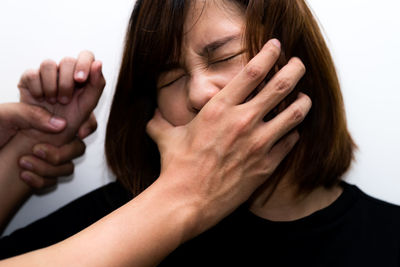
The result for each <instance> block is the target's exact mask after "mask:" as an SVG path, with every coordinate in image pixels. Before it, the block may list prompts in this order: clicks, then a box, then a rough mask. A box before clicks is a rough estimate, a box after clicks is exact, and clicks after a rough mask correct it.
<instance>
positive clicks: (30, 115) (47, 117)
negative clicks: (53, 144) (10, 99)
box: [0, 103, 67, 133]
mask: <svg viewBox="0 0 400 267" xmlns="http://www.w3.org/2000/svg"><path fill="white" fill-rule="evenodd" d="M0 109H1V110H2V112H1V113H2V116H1V117H2V118H1V119H2V120H3V119H4V120H5V121H8V122H9V124H10V127H13V128H17V129H28V128H35V129H37V130H40V131H44V132H50V133H55V132H60V131H61V130H63V129H64V128H65V126H66V125H67V122H66V121H65V120H64V119H63V118H60V117H56V116H53V115H52V114H51V113H50V112H48V111H47V110H45V109H44V108H41V107H38V106H34V105H29V104H25V103H10V104H3V105H1V107H0Z"/></svg>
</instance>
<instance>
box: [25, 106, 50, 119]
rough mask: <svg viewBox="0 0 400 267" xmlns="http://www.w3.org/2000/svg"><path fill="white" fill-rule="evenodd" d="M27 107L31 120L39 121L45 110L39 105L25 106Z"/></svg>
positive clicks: (44, 114)
mask: <svg viewBox="0 0 400 267" xmlns="http://www.w3.org/2000/svg"><path fill="white" fill-rule="evenodd" d="M27 107H28V108H29V114H30V115H31V118H32V119H33V120H36V121H39V120H42V119H43V118H44V117H45V116H46V113H45V111H44V110H43V109H42V108H41V107H38V106H27Z"/></svg>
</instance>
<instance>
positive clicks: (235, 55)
mask: <svg viewBox="0 0 400 267" xmlns="http://www.w3.org/2000/svg"><path fill="white" fill-rule="evenodd" d="M243 53H244V51H240V52H239V53H237V54H234V55H232V56H229V57H226V58H223V59H220V60H216V61H214V62H210V63H209V65H215V64H220V63H225V62H228V61H230V60H232V59H234V58H236V57H237V56H240V55H242V54H243Z"/></svg>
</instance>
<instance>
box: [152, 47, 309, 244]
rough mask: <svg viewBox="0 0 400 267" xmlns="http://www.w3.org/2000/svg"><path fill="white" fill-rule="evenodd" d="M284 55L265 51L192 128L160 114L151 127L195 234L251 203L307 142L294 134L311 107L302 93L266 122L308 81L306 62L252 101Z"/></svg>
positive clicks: (166, 179)
mask: <svg viewBox="0 0 400 267" xmlns="http://www.w3.org/2000/svg"><path fill="white" fill-rule="evenodd" d="M279 54H280V44H279V41H277V40H271V41H269V42H268V43H267V44H265V46H264V47H263V49H262V50H261V51H260V52H259V53H258V54H257V55H256V56H255V57H254V58H253V59H252V60H251V61H250V62H249V63H248V64H247V65H246V66H245V67H244V69H243V70H242V71H241V72H240V73H239V74H238V75H237V76H236V77H235V78H234V79H233V80H232V81H231V82H230V83H229V84H228V85H227V86H226V87H225V88H223V89H222V90H221V91H220V92H219V93H218V94H216V95H215V96H214V97H213V98H212V99H211V100H210V101H209V102H208V103H207V104H206V105H205V106H204V107H203V108H202V109H201V110H200V112H199V113H198V114H197V116H196V117H195V118H194V119H193V120H192V121H191V122H190V123H188V124H187V125H184V126H179V127H173V126H172V125H171V124H170V123H169V122H168V121H166V120H165V119H164V118H163V116H162V114H161V113H160V112H159V111H156V112H155V115H154V117H153V119H152V120H151V121H150V122H149V123H148V125H147V132H148V134H149V135H150V136H151V137H152V139H153V140H154V141H155V142H156V143H157V145H158V148H159V150H160V154H161V175H160V178H159V179H158V181H157V183H163V184H164V185H165V186H169V185H171V186H172V187H174V188H176V195H177V196H180V197H181V198H182V199H184V201H186V204H187V206H188V207H194V209H195V210H196V212H197V211H198V214H197V215H198V217H197V218H198V219H197V220H196V223H195V224H196V225H194V226H193V227H194V230H193V231H192V233H191V234H193V235H197V234H199V233H200V232H202V231H204V230H206V229H208V228H209V227H211V226H212V225H214V224H216V223H217V222H218V221H219V220H220V219H222V218H223V217H225V216H226V215H227V214H229V213H230V212H232V211H233V210H234V209H235V208H236V207H238V206H239V205H240V204H241V203H243V202H245V201H246V200H247V199H248V198H249V197H250V195H251V194H252V193H253V192H254V191H255V190H256V189H257V188H258V187H259V186H260V185H262V184H263V183H264V182H265V181H266V180H267V179H268V178H269V177H270V176H271V175H272V173H273V172H274V170H275V169H276V168H277V166H278V165H279V164H280V162H281V161H282V160H283V159H284V158H285V156H286V155H287V154H288V153H289V152H290V151H291V149H292V148H293V147H294V145H295V144H296V142H298V141H299V134H298V133H297V132H296V131H292V130H293V129H294V128H295V127H296V126H297V125H298V124H300V123H301V122H302V121H303V119H304V118H305V116H306V114H307V113H308V111H309V110H310V108H311V100H310V98H309V97H308V96H306V95H304V94H301V93H300V94H299V95H298V98H297V100H296V101H295V102H294V103H293V104H291V105H290V106H289V107H288V108H287V109H285V110H284V111H282V112H281V113H280V114H278V115H277V116H276V117H275V118H273V119H271V120H269V121H267V122H264V121H263V118H264V117H265V115H266V114H268V113H269V112H270V111H271V110H272V109H273V108H274V107H275V106H277V105H278V104H279V103H280V102H281V101H282V100H283V99H284V98H285V97H286V96H287V95H288V94H289V93H290V92H291V91H292V90H293V89H294V87H295V86H296V84H297V83H298V81H299V80H300V79H301V78H302V76H303V75H304V73H305V67H304V65H303V63H302V62H301V61H300V60H299V59H298V58H292V59H291V60H290V61H289V63H288V64H287V65H286V66H284V67H283V68H282V69H281V70H280V71H279V72H278V73H277V74H276V75H275V76H274V77H273V78H272V79H271V80H270V81H268V83H267V84H266V85H265V86H264V87H263V88H262V89H261V91H259V92H258V94H257V95H256V96H255V97H254V98H252V99H251V100H249V101H247V102H245V100H246V99H247V98H248V96H249V95H250V94H251V93H252V91H253V90H254V89H255V88H256V87H257V86H258V85H259V84H260V83H262V82H263V80H264V79H265V76H266V75H267V73H268V72H269V71H270V70H271V68H272V67H273V66H274V64H275V62H276V60H277V59H278V56H279ZM190 237H191V236H189V237H188V238H190Z"/></svg>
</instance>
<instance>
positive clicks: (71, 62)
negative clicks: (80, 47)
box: [60, 57, 76, 66]
mask: <svg viewBox="0 0 400 267" xmlns="http://www.w3.org/2000/svg"><path fill="white" fill-rule="evenodd" d="M75 63H76V59H75V58H73V57H64V58H63V59H61V61H60V66H62V65H75Z"/></svg>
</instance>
